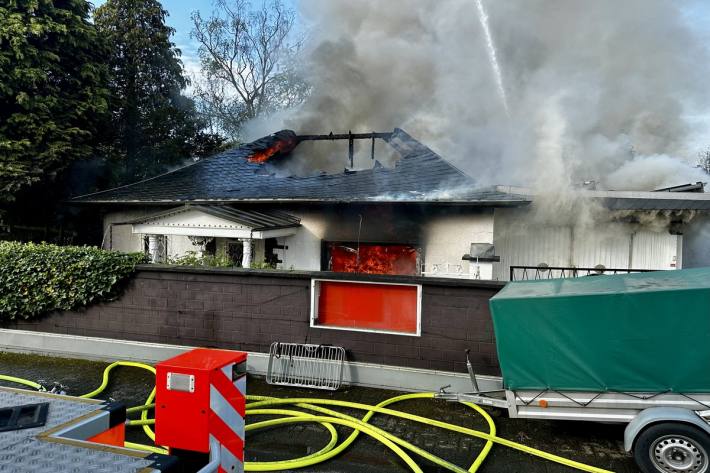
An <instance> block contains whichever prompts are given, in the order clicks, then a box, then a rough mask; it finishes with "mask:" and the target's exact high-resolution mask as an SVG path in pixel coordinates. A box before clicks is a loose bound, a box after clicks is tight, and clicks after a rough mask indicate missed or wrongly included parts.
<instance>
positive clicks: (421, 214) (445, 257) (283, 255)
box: [105, 206, 493, 279]
mask: <svg viewBox="0 0 710 473" xmlns="http://www.w3.org/2000/svg"><path fill="white" fill-rule="evenodd" d="M159 210H160V209H150V210H128V211H119V212H113V213H110V214H109V215H107V216H106V219H105V225H106V227H107V228H109V225H110V224H111V223H114V225H113V226H112V227H111V228H110V236H111V238H110V239H109V240H110V244H111V248H112V249H115V250H119V251H143V240H142V235H139V234H132V233H131V225H116V223H117V222H126V221H131V220H134V219H136V218H139V217H141V216H144V215H149V214H151V213H155V212H157V211H159ZM280 210H282V211H285V212H288V213H290V214H292V215H295V216H298V217H299V218H300V219H301V227H300V228H299V229H298V230H297V232H296V234H295V235H292V236H288V237H281V238H278V239H277V241H278V243H279V244H280V245H283V246H286V247H287V248H285V249H279V250H276V253H277V255H278V257H279V259H281V260H282V261H283V263H281V264H280V265H279V266H280V267H281V268H282V269H296V270H311V271H318V270H320V269H321V251H322V242H323V241H343V242H355V241H357V240H358V238H359V239H360V241H361V242H362V243H399V244H411V245H414V246H418V247H420V248H421V249H422V252H421V262H422V264H423V266H424V271H425V272H426V274H427V275H440V276H456V275H457V274H458V275H460V276H462V277H468V275H469V273H470V272H471V271H473V270H474V268H472V267H471V266H472V265H470V264H469V262H467V261H463V260H462V259H461V258H462V256H463V255H464V254H466V253H468V252H469V251H470V245H471V243H492V242H493V211H492V210H491V209H488V210H477V209H465V208H443V207H437V208H428V209H425V210H422V209H414V208H397V209H395V208H393V207H387V206H383V207H380V206H367V207H361V208H351V207H294V208H281V209H280ZM109 240H107V241H109ZM216 244H217V246H216V248H217V254H218V255H225V249H226V245H227V239H224V238H218V239H217V242H216ZM107 247H108V246H107ZM188 251H195V247H194V246H193V245H192V244H191V243H190V241H189V239H188V238H187V237H185V236H169V237H168V254H169V255H170V257H173V258H175V257H179V256H181V255H183V254H185V253H186V252H188ZM254 257H255V259H254V261H255V262H262V261H263V259H264V242H263V241H260V240H256V241H255V245H254ZM435 269H436V271H434V270H435ZM437 272H438V273H439V274H432V273H437ZM478 272H479V273H480V277H481V278H482V279H490V278H491V276H492V273H491V265H490V263H481V264H479V265H478Z"/></svg>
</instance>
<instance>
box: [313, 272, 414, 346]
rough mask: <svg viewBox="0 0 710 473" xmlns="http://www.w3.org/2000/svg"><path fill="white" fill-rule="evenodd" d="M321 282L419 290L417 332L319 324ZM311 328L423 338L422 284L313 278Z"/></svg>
mask: <svg viewBox="0 0 710 473" xmlns="http://www.w3.org/2000/svg"><path fill="white" fill-rule="evenodd" d="M321 282H337V283H351V284H370V285H379V286H408V287H416V288H417V329H416V332H398V331H396V330H382V329H371V328H357V327H343V326H335V325H324V324H321V323H318V301H319V298H320V283H321ZM309 318H310V320H309V325H310V328H319V329H327V330H346V331H349V332H367V333H381V334H387V335H402V336H405V337H421V336H422V285H421V284H406V283H394V282H380V281H354V280H348V279H325V278H312V279H311V310H310V317H309Z"/></svg>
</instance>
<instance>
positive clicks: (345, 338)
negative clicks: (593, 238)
mask: <svg viewBox="0 0 710 473" xmlns="http://www.w3.org/2000/svg"><path fill="white" fill-rule="evenodd" d="M312 277H327V278H329V279H333V278H340V279H362V280H367V281H383V282H384V281H389V280H391V281H393V282H403V281H404V280H406V281H407V282H412V283H418V284H422V286H423V287H422V320H421V336H419V337H413V336H403V335H392V334H378V333H368V332H354V331H348V330H332V329H321V328H311V327H310V326H309V325H310V323H309V318H310V283H311V278H312ZM501 287H502V286H501V285H500V284H499V283H494V282H485V281H468V280H444V279H435V278H404V277H387V276H379V277H378V276H366V275H351V274H347V275H344V274H335V273H305V272H289V271H283V272H282V271H252V270H216V269H185V268H174V267H172V268H171V267H160V266H157V265H150V266H143V267H141V269H139V271H138V272H137V273H136V275H135V276H134V278H133V279H132V280H131V281H130V282H129V283H128V285H127V287H126V289H125V291H124V292H123V294H122V295H121V297H119V298H118V299H117V300H115V301H112V302H106V303H101V304H95V305H92V306H89V307H88V308H86V309H84V310H81V311H76V312H57V313H53V314H50V315H48V316H46V317H43V318H41V319H39V320H33V321H15V322H12V323H9V324H5V325H4V327H5V328H16V329H22V330H35V331H42V332H53V333H64V334H74V335H84V336H93V337H105V338H117V339H125V340H136V341H146V342H157V343H170V344H178V345H180V344H183V345H195V346H207V347H218V348H228V349H235V350H246V351H256V352H268V349H269V345H270V344H271V343H272V342H274V341H280V342H298V343H316V344H332V345H339V346H343V347H344V348H345V349H346V350H347V351H348V359H349V360H351V361H362V362H369V363H379V364H387V365H396V366H407V367H414V368H425V369H435V370H445V371H458V372H465V371H466V364H465V350H467V349H469V350H470V351H471V354H470V356H471V361H472V362H473V364H474V368H475V370H476V372H477V373H480V374H491V375H496V374H499V368H498V360H497V357H496V349H495V340H494V335H493V327H492V322H491V317H490V313H489V309H488V300H489V299H490V298H491V297H492V296H493V295H494V294H495V293H496V292H497V291H498V290H499V289H500V288H501Z"/></svg>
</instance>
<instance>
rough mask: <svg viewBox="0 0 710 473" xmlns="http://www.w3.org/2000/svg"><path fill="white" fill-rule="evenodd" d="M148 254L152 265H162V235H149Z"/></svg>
mask: <svg viewBox="0 0 710 473" xmlns="http://www.w3.org/2000/svg"><path fill="white" fill-rule="evenodd" d="M148 254H149V255H150V261H151V262H152V263H162V255H161V252H160V235H148Z"/></svg>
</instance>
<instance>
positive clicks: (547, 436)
mask: <svg viewBox="0 0 710 473" xmlns="http://www.w3.org/2000/svg"><path fill="white" fill-rule="evenodd" d="M106 365H107V363H99V362H92V361H85V360H70V359H62V358H50V357H41V356H35V355H18V354H10V353H2V352H0V374H9V375H13V376H19V377H23V378H27V379H31V380H35V381H36V380H43V381H44V382H46V383H51V382H53V381H57V382H60V383H61V384H63V385H65V386H66V390H67V393H68V394H72V395H79V394H83V393H86V392H88V391H91V390H93V389H94V388H95V387H96V386H98V385H99V384H100V381H101V374H102V372H103V369H104V367H105V366H106ZM114 371H115V373H114V374H113V375H112V378H111V382H110V384H109V386H108V388H107V390H106V391H105V397H111V398H113V399H116V400H121V401H124V402H126V404H127V405H129V406H132V405H137V404H141V403H143V402H144V400H145V397H146V396H147V395H148V393H149V392H150V389H151V388H152V386H153V379H152V375H151V374H150V373H148V372H146V371H144V370H137V369H132V368H117V369H115V370H114ZM8 385H9V384H8ZM14 387H16V386H14ZM248 391H249V393H250V394H259V395H268V396H276V397H326V398H334V399H343V400H347V401H354V402H361V403H365V404H376V403H378V402H380V401H382V400H384V399H387V398H389V397H392V396H395V395H398V394H400V393H397V392H393V391H385V390H379V389H368V388H357V387H353V388H344V389H342V390H340V391H338V392H336V393H328V392H323V391H315V390H305V389H296V388H285V387H276V386H270V385H268V384H266V383H265V382H264V381H263V380H262V379H259V378H255V377H250V378H249V380H248ZM392 408H395V409H398V410H403V411H406V412H411V413H415V414H418V415H422V416H425V417H431V418H435V419H438V420H441V421H444V422H450V423H453V424H458V425H462V426H466V427H470V428H473V429H478V430H487V426H486V424H485V421H484V420H483V419H482V418H481V417H480V416H479V415H478V414H476V413H475V412H474V411H473V410H472V409H470V408H468V407H466V406H463V405H460V404H456V403H449V402H444V401H438V400H428V399H427V400H410V401H404V402H402V403H399V404H396V405H393V406H392ZM344 412H346V411H344ZM489 412H490V413H491V415H493V416H494V420H495V422H496V426H497V428H498V435H499V436H501V437H504V438H507V439H510V440H513V441H516V442H521V443H524V444H525V445H528V446H531V447H534V448H537V449H541V450H544V451H547V452H550V453H554V454H557V455H560V456H564V457H567V458H570V459H573V460H577V461H579V462H582V463H586V464H589V465H593V466H596V467H600V468H604V469H607V470H611V471H615V472H637V471H638V469H637V468H636V467H635V465H634V463H633V460H632V459H631V457H630V456H629V455H628V454H626V453H625V452H624V451H623V444H622V438H623V427H622V426H618V425H604V424H593V423H584V422H569V421H556V422H553V421H530V420H520V419H508V418H507V417H506V416H505V413H503V412H502V411H500V410H496V409H491V410H489ZM350 413H352V415H355V416H362V415H363V413H362V412H355V411H351V412H350ZM255 420H256V419H248V422H253V421H255ZM258 420H263V418H259V419H258ZM371 423H372V424H374V425H376V426H378V427H380V428H383V429H386V430H388V431H389V432H391V433H393V434H394V435H397V436H399V437H401V438H403V439H405V440H407V441H409V442H411V443H414V444H415V445H417V446H419V447H421V448H423V449H425V450H427V451H430V452H431V453H433V454H435V455H438V456H440V457H442V458H445V459H446V460H448V461H450V462H452V463H455V464H458V465H461V466H462V467H464V468H468V467H469V466H470V464H471V463H472V461H473V460H474V458H475V457H476V455H477V454H478V452H479V451H480V449H481V448H482V446H483V441H481V440H478V439H474V438H470V437H466V436H463V435H460V434H456V433H452V432H448V431H442V430H441V429H438V428H435V427H432V426H429V425H422V424H417V423H414V422H411V421H407V420H403V419H398V418H393V417H388V416H383V415H377V416H375V417H374V418H373V419H372V421H371ZM338 431H339V434H340V437H341V438H345V437H346V436H347V435H348V434H349V430H348V429H346V428H338ZM128 438H129V439H130V440H132V441H138V442H143V443H149V441H148V439H147V438H146V437H145V436H144V434H143V433H142V431H141V430H140V429H139V428H134V429H131V430H130V432H129V433H128ZM328 438H329V436H328V434H327V433H326V431H325V429H324V428H323V427H321V426H319V425H318V424H294V425H291V426H288V427H282V428H273V429H267V430H262V431H257V432H254V433H250V434H248V435H247V442H246V452H245V458H246V460H247V461H254V460H260V461H269V460H277V459H287V458H295V457H298V456H303V455H307V454H310V453H313V452H314V451H316V450H318V449H320V448H321V447H322V446H323V445H325V443H326V442H327V441H328ZM416 460H417V461H418V462H419V464H420V466H421V467H422V469H424V470H425V471H427V472H439V471H446V470H444V469H442V468H440V467H438V466H436V465H433V464H431V463H429V462H428V461H426V460H421V461H420V459H419V458H416ZM298 471H299V472H303V473H305V472H321V473H322V472H371V473H380V472H381V473H385V472H406V471H409V469H408V468H407V467H406V465H405V464H404V463H403V462H402V461H400V460H399V459H398V458H397V457H396V456H395V455H394V454H392V453H391V452H390V451H389V450H388V449H387V448H386V447H384V446H383V445H381V444H380V443H378V442H376V441H374V440H372V439H370V438H369V437H366V436H363V435H361V436H360V437H359V438H358V440H357V441H356V442H355V444H353V445H352V446H351V447H350V448H349V449H348V450H346V451H345V452H344V453H343V454H341V455H340V456H338V457H336V458H334V459H332V460H330V461H328V462H327V463H324V464H320V465H315V466H313V467H308V468H305V469H301V470H298ZM479 471H480V472H483V473H497V472H500V473H503V472H505V473H511V472H526V473H528V472H529V473H538V472H539V473H557V472H560V473H561V472H568V471H576V470H573V469H570V468H567V467H564V466H561V465H558V464H555V463H551V462H549V461H545V460H542V459H538V458H534V457H532V456H530V455H527V454H525V453H522V452H518V451H515V450H511V449H508V448H505V447H502V446H494V447H493V450H492V451H491V453H490V455H489V456H488V459H487V460H486V462H485V463H484V465H483V467H482V468H481V469H480V470H479Z"/></svg>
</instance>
